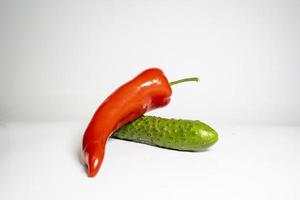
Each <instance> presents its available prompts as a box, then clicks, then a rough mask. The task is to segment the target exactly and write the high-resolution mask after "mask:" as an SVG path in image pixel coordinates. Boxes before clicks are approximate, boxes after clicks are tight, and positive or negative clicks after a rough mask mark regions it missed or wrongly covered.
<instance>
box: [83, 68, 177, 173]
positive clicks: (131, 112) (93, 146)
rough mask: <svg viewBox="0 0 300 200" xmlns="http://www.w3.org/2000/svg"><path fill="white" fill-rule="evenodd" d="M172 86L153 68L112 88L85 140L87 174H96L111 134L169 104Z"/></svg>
mask: <svg viewBox="0 0 300 200" xmlns="http://www.w3.org/2000/svg"><path fill="white" fill-rule="evenodd" d="M171 95H172V89H171V87H170V85H169V82H168V80H167V78H166V77H165V75H164V73H163V71H162V70H160V69H159V68H150V69H147V70H145V71H143V72H142V73H140V74H139V75H138V76H136V77H135V78H134V79H132V80H131V81H129V82H127V83H125V84H124V85H122V86H121V87H119V88H118V89H117V90H116V91H115V92H113V93H112V94H111V95H110V96H109V97H108V98H107V99H106V100H105V101H104V102H103V103H102V104H101V105H100V106H99V108H98V109H97V111H96V113H95V114H94V116H93V118H92V120H91V121H90V123H89V125H88V127H87V129H86V131H85V133H84V136H83V142H82V155H83V160H84V161H85V163H86V165H87V168H88V170H87V171H88V176H90V177H94V176H95V175H96V174H97V173H98V171H99V169H100V166H101V164H102V161H103V157H104V152H105V145H106V142H107V140H108V138H109V136H110V135H111V134H112V133H113V132H114V131H115V130H117V129H118V128H120V127H121V126H123V125H124V124H126V123H128V122H130V121H132V120H134V119H136V118H138V117H140V116H141V115H143V114H144V113H145V112H147V111H150V110H153V109H155V108H160V107H163V106H166V105H167V104H168V103H169V102H170V96H171Z"/></svg>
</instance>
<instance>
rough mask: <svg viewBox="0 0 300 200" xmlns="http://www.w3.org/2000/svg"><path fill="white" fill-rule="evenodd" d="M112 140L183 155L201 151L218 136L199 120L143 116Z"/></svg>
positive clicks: (215, 140)
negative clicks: (143, 144)
mask: <svg viewBox="0 0 300 200" xmlns="http://www.w3.org/2000/svg"><path fill="white" fill-rule="evenodd" d="M112 137H114V138H119V139H124V140H130V141H134V142H139V143H145V144H149V145H154V146H159V147H164V148H168V149H176V150H180V151H201V150H204V149H207V148H208V147H210V146H212V145H213V144H215V143H216V142H217V141H218V134H217V132H216V131H215V130H214V129H212V128H211V127H209V126H208V125H207V124H205V123H203V122H200V121H198V120H185V119H166V118H161V117H154V116H141V117H140V118H138V119H136V120H134V121H133V122H130V123H128V124H126V125H125V126H123V127H122V128H120V129H118V130H117V131H116V132H115V133H114V134H113V135H112Z"/></svg>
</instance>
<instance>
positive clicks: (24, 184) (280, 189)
mask: <svg viewBox="0 0 300 200" xmlns="http://www.w3.org/2000/svg"><path fill="white" fill-rule="evenodd" d="M84 128H85V124H82V123H75V122H72V123H71V122H70V123H54V122H53V123H3V124H1V126H0V158H1V165H0V177H1V179H0V199H10V200H14V199H15V200H17V199H131V200H134V199H180V200H182V199H237V200H240V199H249V200H250V199H251V200H253V199H272V200H277V199H284V200H289V199H295V200H296V199H299V198H300V184H299V180H300V171H299V169H300V156H299V154H300V145H299V143H300V127H289V126H272V127H271V126H265V127H263V126H259V127H252V126H236V127H235V126H232V127H229V126H228V127H216V129H217V131H218V132H219V142H218V143H217V144H216V145H215V146H214V147H213V148H211V149H210V150H209V151H206V152H199V153H188V152H179V151H172V150H166V149H161V148H157V147H152V146H147V145H143V144H137V143H132V142H126V141H120V140H116V139H111V140H110V141H109V143H108V146H107V151H106V157H105V160H104V163H103V165H102V168H101V171H100V173H99V174H98V175H97V177H96V178H93V179H91V178H88V177H87V176H86V173H85V170H84V167H83V166H82V165H81V163H80V161H79V152H80V146H81V137H82V132H83V130H84ZM192 197H193V198H192Z"/></svg>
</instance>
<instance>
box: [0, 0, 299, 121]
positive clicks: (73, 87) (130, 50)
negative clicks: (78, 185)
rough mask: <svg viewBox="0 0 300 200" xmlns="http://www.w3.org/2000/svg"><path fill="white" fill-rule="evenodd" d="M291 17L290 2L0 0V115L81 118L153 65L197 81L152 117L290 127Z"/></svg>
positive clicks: (295, 9) (295, 71)
mask: <svg viewBox="0 0 300 200" xmlns="http://www.w3.org/2000/svg"><path fill="white" fill-rule="evenodd" d="M299 19H300V3H299V1H298V0H246V1H245V0H242V1H240V0H226V1H223V0H188V1H187V0H150V1H149V0H130V1H124V0H96V1H95V0H85V1H82V0H80V1H78V0H61V1H53V0H43V1H36V0H26V1H24V0H9V1H4V0H2V1H0V24H1V26H0V91H1V92H0V99H1V103H0V121H1V120H28V121H30V120H59V121H61V120H63V121H65V120H66V119H68V120H70V119H72V120H73V119H74V120H82V119H89V118H90V116H91V115H92V114H93V112H94V111H95V109H96V107H97V106H98V104H99V103H100V102H101V101H102V100H104V98H105V97H106V96H107V95H108V94H109V93H110V92H111V91H112V90H114V89H115V88H116V87H118V86H119V85H121V84H122V83H124V82H125V81H127V80H129V79H131V78H132V77H133V76H135V75H136V74H137V73H139V72H140V71H142V70H143V69H145V68H147V67H151V66H160V67H161V68H162V69H163V70H164V71H165V73H166V75H167V76H168V78H169V79H170V80H175V79H178V78H183V77H188V76H199V77H200V78H201V83H200V84H198V85H197V86H195V87H194V86H192V85H193V84H187V85H185V86H178V87H176V89H174V90H175V93H174V98H173V100H172V104H170V106H168V107H167V108H165V109H162V110H160V111H158V112H157V113H159V115H162V116H168V117H169V116H172V117H181V118H196V119H205V120H207V121H211V122H217V123H218V124H219V123H223V124H228V123H231V124H238V123H244V124H245V123H246V124H249V123H250V124H254V123H255V124H260V125H261V124H264V123H268V124H281V125H286V124H288V125H292V124H294V125H300V93H299V85H300V76H299V74H300V59H299V57H300V55H299V53H300V37H299V35H300V24H299V22H300V20H299ZM187 91H188V92H187ZM183 106H184V109H181V112H177V110H178V108H179V107H183ZM195 106H196V107H197V109H194V108H195ZM175 110H176V112H174V111H175Z"/></svg>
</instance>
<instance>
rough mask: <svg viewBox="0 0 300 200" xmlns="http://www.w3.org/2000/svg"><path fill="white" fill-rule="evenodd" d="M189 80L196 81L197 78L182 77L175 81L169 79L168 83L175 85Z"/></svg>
mask: <svg viewBox="0 0 300 200" xmlns="http://www.w3.org/2000/svg"><path fill="white" fill-rule="evenodd" d="M189 81H196V82H198V81H199V78H198V77H190V78H184V79H179V80H176V81H171V82H169V84H170V86H172V85H176V84H178V83H183V82H189Z"/></svg>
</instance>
